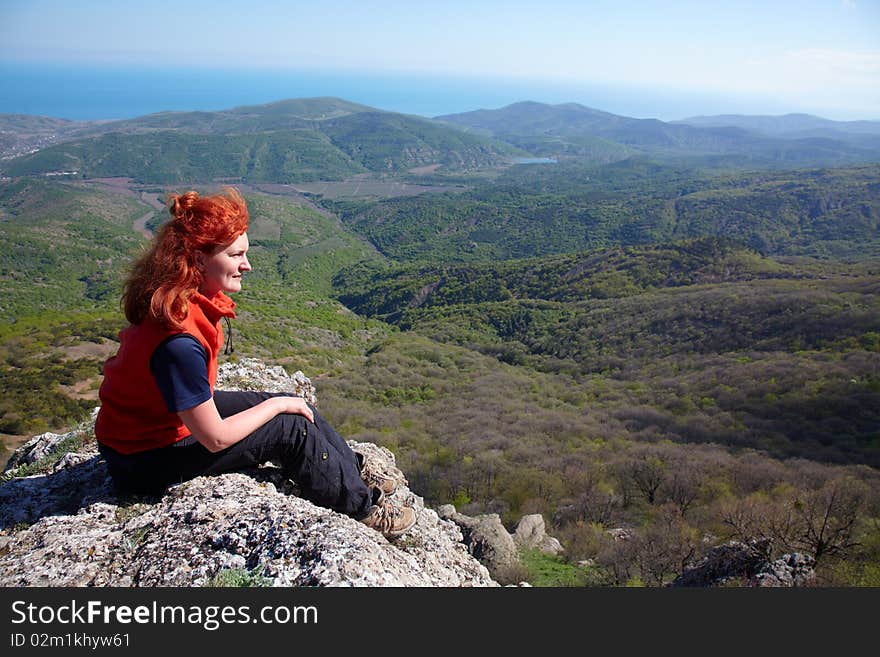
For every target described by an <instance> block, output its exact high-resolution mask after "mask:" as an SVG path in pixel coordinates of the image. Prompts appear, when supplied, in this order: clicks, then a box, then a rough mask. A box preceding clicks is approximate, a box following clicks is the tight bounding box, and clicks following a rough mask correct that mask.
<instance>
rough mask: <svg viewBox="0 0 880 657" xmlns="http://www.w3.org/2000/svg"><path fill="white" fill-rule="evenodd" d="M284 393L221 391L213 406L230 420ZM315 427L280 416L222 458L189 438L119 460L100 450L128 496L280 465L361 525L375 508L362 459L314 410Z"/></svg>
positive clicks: (310, 495) (307, 492)
mask: <svg viewBox="0 0 880 657" xmlns="http://www.w3.org/2000/svg"><path fill="white" fill-rule="evenodd" d="M282 394H284V393H267V392H232V391H222V390H218V391H216V392H215V393H214V403H215V404H216V405H217V410H218V411H219V413H220V416H221V417H224V418H225V417H228V416H230V415H235V414H236V413H238V412H240V411H243V410H245V409H247V408H250V407H251V406H255V405H256V404H259V403H260V402H261V401H263V400H265V399H268V398H269V397H277V396H279V395H282ZM312 411H313V412H314V416H315V422H314V423H312V422H309V421H308V420H307V419H306V418H304V417H303V416H302V415H293V414H287V413H285V414H280V415H276V416H275V417H274V418H272V419H271V420H269V421H268V422H267V423H266V424H264V425H263V426H261V427H260V428H259V429H257V430H256V431H254V432H253V433H251V434H250V435H248V436H245V437H244V438H243V439H242V440H240V441H239V442H237V443H235V444H234V445H230V446H229V447H227V448H226V449H224V450H222V451H219V452H210V451H208V450H207V449H206V448H205V447H204V446H202V445H201V444H200V443H199V442H198V441H197V440H196V439H195V438H193V437H192V436H189V437H187V438H184V439H183V440H181V441H180V442H177V443H175V444H174V445H169V446H168V447H162V448H160V449H153V450H148V451H145V452H138V453H136V454H128V455H126V454H120V453H119V452H117V451H116V450H114V449H111V448H109V447H107V446H106V445H100V444H99V449H100V451H101V454H102V455H103V456H104V458H105V460H106V461H107V467H108V469H109V470H110V475H111V476H112V477H113V481H114V483H115V484H116V485H117V486H118V487H119V488H120V489H121V490H122V491H123V492H128V493H158V492H161V491H162V490H164V489H165V488H166V487H167V486H170V485H171V484H176V483H180V482H181V481H187V480H188V479H192V478H193V477H198V476H201V475H218V474H223V473H224V472H233V471H235V470H241V469H244V468H249V467H254V466H257V465H259V464H261V463H264V462H266V461H272V462H274V463H277V464H278V465H280V466H281V467H282V468H284V470H285V474H286V475H287V476H289V477H290V478H291V479H293V480H294V481H295V482H296V483H297V484H298V485H299V487H300V489H301V490H302V494H303V497H305V498H306V499H307V500H309V501H311V502H314V503H315V504H318V505H320V506H325V507H328V508H330V509H333V510H334V511H338V512H340V513H344V514H346V515H349V516H352V517H353V518H356V519H361V518H364V517H366V516H367V515H368V514H369V512H370V507H371V505H372V495H371V491H370V489H369V488H368V487H367V485H366V484H365V483H364V482H363V480H362V479H361V476H360V469H359V468H358V463H357V457H356V456H355V454H354V452H353V451H351V448H350V447H349V446H348V444H347V443H346V442H345V440H343V438H342V437H341V436H340V435H339V434H338V433H336V431H334V430H333V427H331V426H330V425H329V424H328V423H327V420H325V419H324V418H323V417H322V416H321V415H319V414H318V412H317V411H315V409H314V408H312Z"/></svg>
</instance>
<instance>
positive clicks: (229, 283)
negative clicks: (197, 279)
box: [196, 233, 251, 298]
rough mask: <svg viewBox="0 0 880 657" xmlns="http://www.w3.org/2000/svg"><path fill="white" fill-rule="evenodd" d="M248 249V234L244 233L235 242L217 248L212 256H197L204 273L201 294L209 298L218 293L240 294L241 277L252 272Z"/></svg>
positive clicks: (200, 288) (200, 287)
mask: <svg viewBox="0 0 880 657" xmlns="http://www.w3.org/2000/svg"><path fill="white" fill-rule="evenodd" d="M248 247H249V243H248V236H247V233H242V234H241V235H239V236H238V237H237V238H236V239H235V241H233V242H231V243H229V244H227V245H225V246H220V247H217V249H215V250H214V252H213V253H211V254H208V253H199V254H197V256H196V257H197V263H198V267H199V270H200V271H201V272H202V284H201V285H200V286H199V292H201V293H202V294H204V295H205V296H206V297H208V298H210V297H212V296H214V295H215V294H217V293H218V292H240V291H241V276H242V274H244V272H246V271H250V270H251V263H249V262H248V259H247V250H248Z"/></svg>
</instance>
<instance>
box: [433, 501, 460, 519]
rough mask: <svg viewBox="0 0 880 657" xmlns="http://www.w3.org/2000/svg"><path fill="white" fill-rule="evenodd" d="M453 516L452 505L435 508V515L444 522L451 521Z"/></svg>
mask: <svg viewBox="0 0 880 657" xmlns="http://www.w3.org/2000/svg"><path fill="white" fill-rule="evenodd" d="M455 514H456V510H455V506H453V505H452V504H441V505H440V506H438V507H437V515H438V516H440V517H441V518H443V519H444V520H451V519H452V518H453V516H455Z"/></svg>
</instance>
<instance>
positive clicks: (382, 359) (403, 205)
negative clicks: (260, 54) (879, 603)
mask: <svg viewBox="0 0 880 657" xmlns="http://www.w3.org/2000/svg"><path fill="white" fill-rule="evenodd" d="M556 109H560V108H556ZM556 109H553V108H550V109H549V110H548V109H547V106H539V107H534V106H530V105H527V104H526V105H523V106H521V107H518V108H516V111H517V112H518V115H517V117H516V118H517V121H509V122H506V121H504V120H501V119H503V118H504V116H502V115H492V116H490V118H492V119H493V120H495V121H496V122H495V123H494V124H492V125H491V126H488V127H487V128H481V129H480V130H483V133H484V134H479V135H478V134H476V133H478V132H479V131H480V130H477V129H476V128H473V129H471V131H470V132H466V131H463V130H461V128H460V127H452V126H450V125H448V124H447V125H442V124H439V123H437V122H430V121H427V120H422V119H417V118H414V117H406V116H402V115H398V114H392V113H387V112H380V111H377V110H374V109H373V108H365V107H363V106H359V105H356V104H353V103H347V102H346V101H340V100H338V99H299V100H293V101H284V102H281V103H273V104H270V105H263V106H253V107H243V108H236V109H233V110H228V111H225V112H218V113H212V112H200V113H163V114H158V115H152V116H150V117H141V118H139V119H134V120H131V121H127V122H109V123H106V124H88V125H85V124H83V125H68V124H67V123H64V122H60V123H57V122H52V121H48V122H47V121H44V120H39V119H35V118H34V117H30V118H28V117H18V118H15V119H14V120H13V119H11V118H8V117H7V121H6V123H5V124H3V123H2V122H0V125H9V126H12V127H13V129H15V130H20V131H21V132H20V134H21V135H25V134H26V135H30V137H29V139H31V141H27V140H24V141H18V142H15V140H14V139H13V140H12V141H13V142H15V143H16V144H18V145H19V146H20V145H21V144H32V145H34V144H35V145H36V146H35V147H37V148H39V150H37V151H36V152H34V153H32V154H30V155H28V156H25V157H18V158H14V159H9V160H4V161H3V169H4V172H5V176H6V177H5V178H3V179H2V180H0V236H2V237H3V239H4V240H5V242H6V244H7V246H8V247H9V248H8V249H7V250H6V251H5V252H4V254H3V255H2V256H0V279H2V283H3V285H4V294H3V295H2V297H0V308H2V310H3V311H4V312H3V317H2V318H0V382H2V383H0V385H2V392H3V396H2V399H3V401H2V403H0V433H3V434H5V435H6V437H10V436H11V437H12V438H13V439H14V440H18V439H20V438H22V437H24V436H25V435H27V434H28V433H36V432H39V431H43V430H46V429H55V430H61V429H64V428H65V427H67V426H69V424H70V423H72V422H73V421H75V420H77V419H80V418H82V417H83V416H84V415H85V414H86V413H87V412H88V411H89V410H90V409H91V408H92V407H93V406H94V405H95V404H96V390H97V386H98V384H99V383H100V376H101V363H102V362H103V360H104V359H105V358H106V357H107V356H109V355H110V354H112V353H113V351H114V350H115V348H116V343H115V337H116V334H117V332H118V330H119V329H120V328H122V326H123V325H124V320H123V318H122V315H121V312H120V310H119V306H118V298H119V293H120V288H121V282H122V279H123V276H124V273H125V270H126V267H127V266H128V264H129V263H130V261H131V259H132V257H134V255H135V254H136V253H137V252H138V251H139V249H141V248H142V247H143V245H144V244H145V243H146V240H145V237H144V235H143V231H144V230H145V229H147V230H149V229H151V228H152V229H155V228H156V227H157V226H158V225H159V224H160V223H161V222H162V221H164V220H165V218H166V213H165V212H164V210H162V209H161V208H162V202H163V201H164V197H165V194H166V193H168V192H170V191H180V190H181V189H185V188H193V187H194V188H197V189H199V190H200V191H203V192H204V191H210V190H213V189H216V188H217V186H218V184H221V183H224V182H229V181H234V182H236V183H239V184H240V186H241V188H242V189H243V190H244V191H245V195H246V199H247V202H248V204H249V207H250V212H251V226H250V229H249V238H250V243H251V247H252V248H251V251H250V253H249V257H250V260H251V263H252V265H253V267H254V271H253V272H252V273H250V274H249V275H248V276H247V277H246V278H245V280H244V285H243V291H242V292H241V293H239V294H238V295H236V297H235V300H236V302H237V304H238V309H237V310H238V317H237V319H236V321H235V322H234V345H235V352H234V354H232V355H231V356H226V357H224V358H231V359H233V360H234V359H237V358H243V357H248V356H256V357H260V358H262V359H264V360H265V361H266V362H268V363H270V364H281V365H284V366H285V367H287V368H288V370H290V371H294V370H296V369H302V370H303V371H304V372H305V373H306V375H307V376H309V377H310V378H311V379H312V380H313V381H314V382H315V383H316V385H317V389H318V399H319V405H320V409H321V412H322V413H323V414H324V415H326V416H327V417H328V418H329V419H330V420H331V422H332V423H333V424H334V425H335V426H336V427H337V428H338V429H339V430H340V432H341V433H342V434H343V435H345V436H346V437H347V438H352V439H356V440H367V441H372V442H375V443H378V444H380V445H384V446H386V447H388V448H390V449H392V450H393V451H394V452H395V454H396V455H397V459H398V461H399V463H400V465H401V467H402V468H403V470H404V471H405V472H407V475H408V476H409V478H410V484H411V487H412V489H413V490H414V491H416V492H417V493H418V494H420V495H423V496H424V497H425V498H426V500H427V502H428V503H429V504H430V505H438V504H443V503H448V502H449V503H453V504H455V505H456V506H457V507H458V508H459V510H461V511H463V512H465V513H469V514H476V513H482V512H495V513H499V514H500V515H501V517H502V519H503V521H504V522H506V523H508V525H510V523H512V522H514V521H515V520H517V519H519V518H520V517H521V516H522V515H523V514H525V513H541V514H543V515H544V517H545V519H546V520H547V522H548V523H549V525H550V533H551V534H553V535H555V536H558V537H559V538H560V539H561V540H562V542H563V544H564V545H565V548H566V549H565V553H564V555H563V557H562V558H561V559H560V560H558V561H555V562H553V563H552V564H551V565H552V567H553V569H554V570H553V572H554V573H556V575H554V577H556V578H557V579H555V580H553V581H554V582H555V583H566V584H576V585H613V586H621V585H652V586H653V585H658V586H659V585H663V584H666V583H669V582H670V581H671V580H672V579H673V578H674V577H675V576H676V575H678V574H680V573H681V572H682V570H683V569H684V568H685V567H687V566H688V565H689V564H693V563H694V562H695V561H696V560H698V559H699V558H700V557H701V556H702V555H703V554H705V553H706V551H707V550H708V549H709V548H710V547H711V546H713V545H717V544H720V543H723V542H724V541H726V540H728V539H734V538H735V539H738V540H744V541H748V540H760V539H770V541H771V543H770V544H769V545H770V546H771V547H770V548H769V550H770V554H769V555H768V556H773V557H776V556H779V555H781V554H784V553H786V552H792V551H801V552H805V553H807V554H809V555H811V556H812V557H814V558H815V559H816V561H817V568H818V572H819V582H820V584H823V585H874V586H876V585H878V584H880V494H878V491H880V470H878V468H880V374H878V373H880V164H878V159H875V160H874V161H873V162H871V163H867V164H862V165H854V166H845V167H836V168H833V167H829V166H828V165H827V162H826V164H824V165H823V166H821V167H811V168H791V169H786V170H780V169H779V168H777V167H778V166H779V165H780V163H781V162H784V161H785V158H784V157H783V158H782V159H780V158H777V159H775V160H773V166H774V168H773V169H761V168H758V164H760V163H764V162H765V161H766V156H767V153H768V151H766V150H761V149H765V148H766V147H767V144H768V143H770V142H768V141H767V140H766V139H765V138H764V137H761V136H755V135H750V136H748V137H747V139H746V142H748V143H752V144H753V145H754V146H755V148H756V149H758V150H756V151H755V153H753V154H752V155H748V154H746V156H744V154H743V152H742V151H739V152H737V153H735V152H733V150H731V151H730V152H726V151H724V150H723V149H722V150H719V151H715V152H713V153H710V154H708V155H707V154H706V153H705V152H703V153H702V154H701V155H699V157H698V158H696V159H695V157H696V155H697V154H696V153H695V151H689V152H688V153H689V154H687V153H684V151H682V150H677V149H682V148H685V146H687V148H691V147H693V146H694V145H695V144H696V143H697V141H699V140H705V139H706V138H707V136H710V135H715V137H713V139H714V138H716V137H717V139H718V140H720V142H719V143H721V142H724V143H727V144H733V143H734V142H735V141H736V140H738V139H740V137H742V134H741V133H742V130H739V129H737V130H733V131H731V130H728V129H725V128H720V129H718V130H716V129H714V128H713V129H712V130H710V131H705V130H698V129H697V128H693V127H690V126H673V127H670V126H669V124H661V125H658V124H660V123H661V122H646V123H641V122H638V123H630V122H629V121H635V120H623V119H625V118H626V117H615V116H614V115H610V114H607V113H602V112H597V111H593V110H591V111H584V110H585V109H586V108H580V107H578V106H562V108H561V109H562V110H564V112H563V113H562V114H560V113H559V112H557V111H556ZM565 113H568V114H570V115H571V116H574V117H575V118H576V119H577V121H579V122H580V123H572V122H570V121H569V122H566V121H567V119H566V120H565V121H563V120H562V119H565V117H566V116H567V115H566V114H565ZM499 117H500V118H499ZM560 117H562V119H561V118H560ZM477 118H480V120H484V119H486V115H480V116H479V117H477ZM508 118H509V117H508ZM569 118H571V117H569ZM590 122H592V125H593V127H595V126H597V125H598V126H604V127H602V130H604V131H605V132H602V133H601V134H598V133H595V132H589V131H588V130H586V128H585V126H588V125H590ZM114 124H116V125H114ZM474 125H476V124H474ZM16 126H17V127H16ZM615 126H616V127H615ZM501 127H505V129H506V130H507V133H506V134H507V135H508V137H509V136H510V135H513V134H514V133H515V136H516V139H512V138H511V139H510V141H508V142H500V141H498V140H497V139H495V138H490V137H489V136H487V134H488V133H487V132H486V131H487V130H488V131H489V132H492V133H493V135H494V137H498V134H497V132H496V129H498V130H500V128H501ZM490 128H491V130H489V129H490ZM575 128H577V129H575ZM831 128H832V129H842V126H831ZM614 130H618V131H630V132H628V133H627V134H629V135H630V137H629V138H628V139H629V141H627V140H626V139H623V138H622V137H621V134H622V133H621V134H618V133H613V131H614ZM632 130H636V132H632ZM639 131H641V133H644V134H643V135H642V136H643V137H644V140H648V141H650V140H654V141H655V142H657V143H658V144H659V143H660V142H661V141H662V140H664V139H665V140H666V142H665V145H664V146H663V148H664V149H666V151H665V152H664V153H660V154H658V153H659V151H653V152H651V151H650V149H648V148H646V147H645V145H644V144H645V143H647V142H646V141H644V140H643V141H641V142H639V141H638V140H637V139H636V137H635V136H633V135H636V136H637V135H638V134H641V133H640V132H639ZM56 133H57V134H56ZM16 134H19V133H16ZM51 135H55V137H52V139H60V140H61V142H60V143H55V144H54V145H52V146H47V145H46V144H45V143H42V142H40V140H43V139H49V138H50V136H51ZM689 140H690V141H689ZM694 140H697V141H694ZM725 140H727V141H725ZM750 140H751V141H750ZM771 141H773V140H771ZM832 141H834V143H833V144H829V143H825V144H824V145H823V146H822V148H823V149H825V150H826V154H829V153H830V154H831V155H830V156H829V157H830V161H836V160H835V158H838V156H840V157H844V155H845V157H850V156H852V154H853V153H854V152H855V151H854V150H852V148H855V149H856V150H858V148H859V146H858V145H855V146H854V145H853V144H854V142H848V144H849V145H848V146H847V147H846V148H842V147H841V146H840V144H839V143H838V141H836V140H832ZM746 142H740V146H738V147H737V148H739V147H741V146H742V143H746ZM778 142H797V143H796V144H795V146H785V147H784V148H795V149H796V150H797V151H798V152H799V153H803V149H804V148H806V147H807V146H809V143H810V142H805V141H798V140H797V139H791V138H789V137H784V138H783V137H778V139H776V141H774V142H773V143H775V144H777V145H778ZM860 143H861V142H860ZM865 143H868V142H865ZM707 144H708V142H706V141H699V148H701V149H702V148H708V146H707ZM759 146H760V148H759ZM731 148H732V147H731ZM841 148H842V150H841ZM554 149H555V150H554ZM847 149H850V150H847ZM865 149H867V150H870V149H869V148H868V147H867V146H866V147H865V148H863V149H862V151H859V152H860V153H862V154H864V152H866V150H865ZM734 150H735V149H734ZM524 151H526V152H527V153H528V154H531V155H541V154H551V153H552V154H553V155H554V157H555V156H559V157H558V159H557V161H556V162H555V163H554V162H550V161H547V163H544V164H530V165H526V164H522V165H511V163H510V162H511V158H512V157H513V156H514V155H518V154H523V152H524ZM672 151H675V153H673V152H672ZM759 151H760V152H759ZM781 153H782V151H780V152H779V153H777V155H779V154H781ZM842 154H843V155H842ZM673 156H674V157H673ZM798 157H800V156H798ZM845 157H844V159H845ZM701 158H702V159H701ZM731 158H732V159H731ZM744 158H745V159H744ZM750 158H751V159H750ZM770 159H773V158H772V157H771V158H770ZM698 160H699V161H700V162H702V163H703V164H706V163H708V164H711V166H709V167H705V168H701V167H696V166H695V162H697V161H698ZM734 160H736V161H735V162H734ZM795 160H796V159H795ZM795 160H792V161H795ZM746 161H750V162H751V165H752V166H750V168H744V162H746ZM797 161H802V160H797ZM730 164H735V165H736V166H727V165H730ZM68 167H73V168H74V169H76V170H77V174H76V175H70V176H66V177H65V176H45V175H43V174H45V173H47V172H55V171H58V170H69V169H68ZM352 175H355V176H356V177H355V178H352V177H351V176H352ZM98 176H100V177H107V178H113V180H96V179H94V177H98ZM332 179H344V180H345V181H346V182H345V184H344V185H343V186H341V187H340V186H337V187H336V188H334V192H333V193H332V194H329V193H328V197H326V198H322V197H321V192H320V190H321V189H322V187H321V185H319V184H316V185H315V186H313V187H310V189H313V190H315V191H313V192H310V193H309V194H307V195H306V194H300V193H298V192H297V191H296V189H295V188H293V187H292V186H291V185H287V184H283V183H290V182H291V181H303V180H315V181H326V180H332ZM212 180H214V183H212V184H208V183H209V182H211V181H212ZM145 181H154V182H145ZM258 182H262V183H267V184H263V185H256V184H250V183H258ZM361 183H369V184H364V185H363V190H362V186H361ZM404 184H410V185H411V189H410V191H409V192H408V193H410V195H409V196H396V197H395V196H394V195H393V194H391V193H389V194H382V193H381V192H380V191H377V190H380V189H381V186H382V185H387V186H388V187H389V189H390V186H392V185H404ZM450 185H454V189H456V192H455V193H442V192H438V190H439V189H441V186H447V188H448V186H450ZM340 190H344V191H340ZM424 191H432V192H433V193H430V194H427V193H422V194H420V195H416V194H419V192H424ZM359 194H360V195H359ZM331 196H332V198H331ZM382 197H389V198H382ZM621 536H625V537H627V538H626V539H625V540H621V539H620V537H621ZM578 564H580V565H578ZM584 564H586V565H584ZM544 565H547V564H546V563H544ZM529 576H530V574H529V573H525V574H523V578H525V579H528V577H529ZM738 583H739V582H731V585H736V584H738Z"/></svg>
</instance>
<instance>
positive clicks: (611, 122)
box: [435, 102, 880, 167]
mask: <svg viewBox="0 0 880 657" xmlns="http://www.w3.org/2000/svg"><path fill="white" fill-rule="evenodd" d="M435 118H436V120H437V121H441V122H444V123H449V124H453V125H458V126H460V127H461V128H463V129H465V130H467V131H468V132H472V133H475V134H481V135H485V136H491V137H495V138H496V139H501V140H504V141H508V142H509V143H511V144H514V145H517V146H520V147H522V148H526V147H529V146H530V147H531V150H532V152H535V151H537V150H540V154H542V155H551V154H553V153H560V154H574V155H583V156H587V157H595V158H596V159H598V160H602V158H603V157H604V159H605V161H609V160H613V159H623V158H625V157H630V156H631V155H632V154H633V153H634V152H635V153H638V154H642V155H648V156H651V157H660V158H665V159H681V158H689V159H690V160H692V163H694V164H703V165H706V164H708V165H714V166H742V165H745V166H749V167H758V166H829V165H843V164H855V163H862V162H874V161H880V140H876V141H875V140H873V139H872V140H867V141H866V142H865V143H863V144H857V143H853V141H852V140H851V139H848V138H843V139H841V138H840V135H838V134H824V133H822V134H809V135H803V137H804V138H801V139H781V138H779V137H778V136H767V135H764V134H760V133H756V132H753V131H750V130H749V129H747V128H745V127H742V126H739V125H728V124H724V123H723V122H722V123H719V124H717V125H714V124H713V125H690V124H688V123H684V122H676V123H666V122H663V121H659V120H657V119H635V118H630V117H625V116H618V115H616V114H610V113H608V112H602V111H600V110H596V109H592V108H589V107H585V106H583V105H579V104H576V103H565V104H561V105H546V104H543V103H536V102H522V103H514V104H513V105H508V106H507V107H503V108H501V109H497V110H478V111H475V112H465V113H462V114H448V115H444V116H438V117H435ZM867 123H869V122H867ZM844 134H846V133H844ZM599 143H601V144H603V145H604V148H603V149H602V150H600V151H598V153H597V151H596V147H597V145H598V144H599ZM537 145H540V147H541V148H540V149H537V148H536V146H537ZM615 148H616V150H615Z"/></svg>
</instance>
